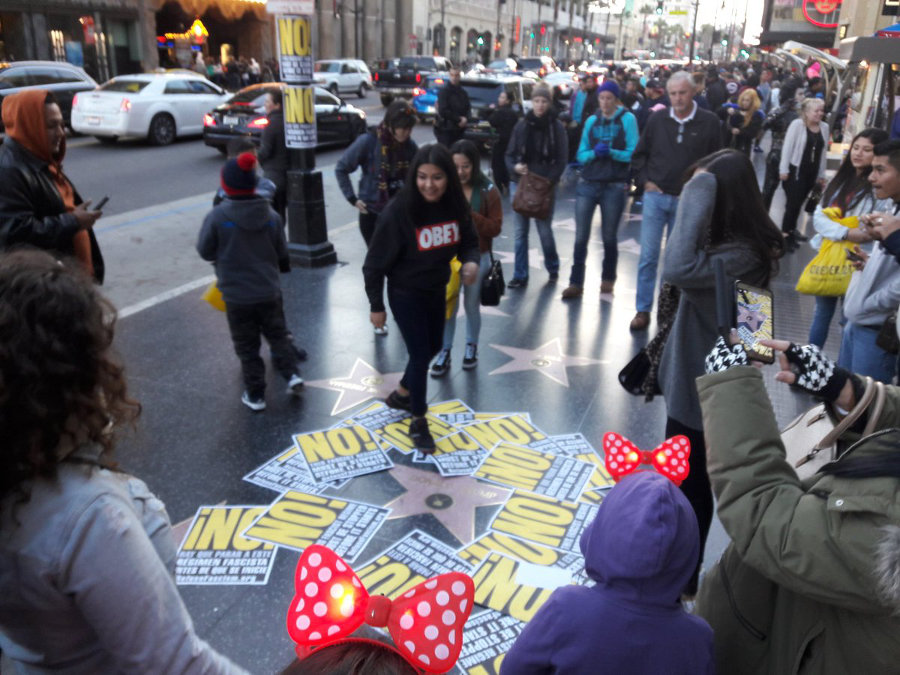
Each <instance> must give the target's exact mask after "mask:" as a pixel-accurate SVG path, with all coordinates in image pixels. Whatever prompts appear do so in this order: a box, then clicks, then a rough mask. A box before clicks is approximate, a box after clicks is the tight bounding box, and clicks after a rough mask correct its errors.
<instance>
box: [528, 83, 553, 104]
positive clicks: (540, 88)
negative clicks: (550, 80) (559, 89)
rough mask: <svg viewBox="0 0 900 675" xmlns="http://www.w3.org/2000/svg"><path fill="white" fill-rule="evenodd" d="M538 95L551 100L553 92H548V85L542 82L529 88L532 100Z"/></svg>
mask: <svg viewBox="0 0 900 675" xmlns="http://www.w3.org/2000/svg"><path fill="white" fill-rule="evenodd" d="M538 96H541V97H543V98H545V99H547V100H548V101H552V100H553V94H552V93H551V92H550V87H549V86H548V85H546V84H545V83H543V82H539V83H538V84H536V85H534V89H532V90H531V99H532V100H534V99H536V98H537V97H538Z"/></svg>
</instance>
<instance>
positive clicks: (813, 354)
mask: <svg viewBox="0 0 900 675" xmlns="http://www.w3.org/2000/svg"><path fill="white" fill-rule="evenodd" d="M783 354H784V357H785V358H786V359H787V361H788V364H789V366H790V370H791V372H793V373H794V375H795V376H796V378H795V380H794V382H792V383H789V384H792V386H795V387H799V388H800V389H803V390H804V391H807V392H809V393H810V394H813V395H814V396H817V397H819V398H821V399H824V400H825V401H835V400H836V399H837V398H838V396H840V394H841V390H842V389H843V388H844V385H845V384H846V383H847V379H848V378H849V377H850V371H848V370H845V369H844V368H839V367H838V366H837V365H835V363H834V361H832V360H831V359H829V358H828V357H827V356H825V355H824V354H823V353H822V352H821V351H819V348H818V347H817V346H816V345H795V344H794V343H793V342H792V343H791V344H790V346H789V347H788V348H787V349H785V350H784V352H783Z"/></svg>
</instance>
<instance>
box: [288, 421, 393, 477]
mask: <svg viewBox="0 0 900 675" xmlns="http://www.w3.org/2000/svg"><path fill="white" fill-rule="evenodd" d="M294 443H295V444H296V446H297V449H298V450H299V453H298V458H299V459H302V460H303V461H304V462H305V463H306V466H307V467H308V468H309V472H310V475H312V478H313V480H314V481H315V482H316V483H330V482H332V481H335V480H344V479H346V478H353V477H354V476H362V475H363V474H367V473H375V472H376V471H384V470H386V469H390V468H391V467H392V466H394V463H393V462H391V460H389V459H388V457H387V455H386V454H384V451H383V450H382V449H381V447H380V446H379V444H378V443H377V441H376V440H375V438H374V437H373V436H372V434H371V433H370V432H369V431H368V430H367V429H366V428H365V427H362V426H360V425H358V424H350V425H347V426H337V427H332V428H331V429H325V430H324V431H313V432H311V433H307V434H298V435H296V436H294Z"/></svg>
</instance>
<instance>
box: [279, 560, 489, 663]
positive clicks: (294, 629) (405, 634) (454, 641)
mask: <svg viewBox="0 0 900 675" xmlns="http://www.w3.org/2000/svg"><path fill="white" fill-rule="evenodd" d="M294 591H295V592H294V599H293V600H292V601H291V606H290V609H288V614H287V629H288V633H289V634H290V636H291V639H292V640H293V641H294V642H296V643H297V650H296V651H297V655H298V656H299V657H300V658H301V659H303V658H305V657H306V656H308V655H309V653H310V652H311V651H312V650H313V649H314V648H316V647H322V646H325V645H328V644H331V643H334V642H337V641H342V642H343V641H345V640H344V638H345V637H346V636H347V635H349V634H350V633H352V632H353V631H355V630H356V629H357V628H359V627H360V625H362V623H363V622H365V623H368V624H369V625H372V626H387V629H388V632H389V633H390V634H391V637H392V638H393V640H394V644H395V645H396V646H397V651H398V652H399V653H400V655H401V656H403V658H405V659H406V660H407V661H408V662H409V663H410V664H411V665H412V666H413V667H414V668H417V669H421V670H423V671H425V672H428V673H444V672H447V671H448V670H450V669H451V668H452V667H453V665H454V664H455V663H456V661H457V659H458V658H459V652H460V650H461V649H462V638H463V627H464V626H465V624H466V620H467V619H468V618H469V614H470V613H471V612H472V603H473V601H474V597H475V585H474V584H473V583H472V579H471V578H470V577H469V576H468V575H466V574H462V573H460V572H450V573H448V574H441V575H440V576H437V577H434V578H432V579H429V580H427V581H423V582H422V583H421V584H419V585H418V586H415V587H413V588H412V589H410V590H408V591H407V592H406V593H404V594H403V595H402V596H400V597H399V598H397V599H396V600H393V601H392V600H391V599H390V598H387V597H385V596H383V595H379V596H370V595H369V593H368V591H366V589H365V587H364V586H363V585H362V582H360V580H359V577H357V576H356V573H355V572H354V571H353V570H352V569H351V568H350V566H349V565H348V564H347V563H346V562H344V561H343V560H342V559H341V558H340V556H338V555H337V554H336V553H335V552H334V551H332V550H331V549H330V548H326V547H325V546H319V545H318V544H313V545H312V546H310V547H308V548H307V549H306V550H305V551H304V552H303V555H302V556H301V557H300V560H299V562H298V563H297V569H296V571H295V573H294Z"/></svg>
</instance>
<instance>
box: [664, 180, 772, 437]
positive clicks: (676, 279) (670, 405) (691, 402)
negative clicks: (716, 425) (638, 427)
mask: <svg viewBox="0 0 900 675" xmlns="http://www.w3.org/2000/svg"><path fill="white" fill-rule="evenodd" d="M715 202H716V179H715V176H713V175H712V174H709V173H699V174H697V175H696V176H694V177H693V178H691V180H689V181H688V182H687V183H686V184H685V186H684V190H683V191H682V193H681V199H680V200H679V202H678V211H677V212H676V215H675V225H674V226H673V228H672V236H671V237H670V238H669V239H668V241H667V242H666V252H665V256H664V258H663V272H662V278H663V280H664V281H668V282H670V283H672V284H675V285H676V286H678V288H680V289H681V300H680V301H679V303H678V313H677V314H676V315H675V322H674V323H673V324H672V330H671V332H670V333H669V338H668V340H666V346H665V348H664V349H663V354H662V359H661V361H660V364H659V385H660V389H662V392H663V396H664V397H665V399H666V412H667V414H668V416H669V417H671V418H673V419H676V420H678V421H679V422H681V423H682V424H684V425H686V426H688V427H690V428H692V429H702V428H703V426H702V425H703V418H702V416H701V413H700V400H699V399H698V397H697V388H696V386H695V384H694V379H695V378H697V377H699V376H700V375H703V373H704V364H703V361H704V358H705V357H706V354H707V353H709V350H710V349H712V346H713V344H715V341H716V337H717V336H718V334H719V331H718V327H717V325H716V291H715V272H714V268H713V261H715V260H717V259H721V260H723V261H724V262H725V271H726V272H727V273H728V276H730V277H732V278H735V279H740V280H741V281H744V282H746V283H748V284H750V285H752V286H760V285H762V284H763V283H764V281H765V279H766V276H767V273H768V271H769V270H768V267H767V265H768V263H761V262H760V261H759V259H758V258H756V256H755V255H754V254H753V252H752V251H750V250H749V249H747V248H745V247H744V246H742V245H741V244H727V245H723V246H718V247H716V248H715V249H713V250H709V249H707V248H706V247H705V242H706V236H707V233H708V232H709V226H710V223H711V222H712V215H713V209H714V207H715Z"/></svg>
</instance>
